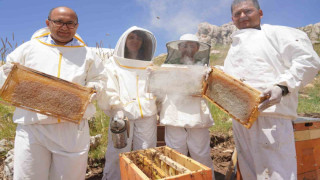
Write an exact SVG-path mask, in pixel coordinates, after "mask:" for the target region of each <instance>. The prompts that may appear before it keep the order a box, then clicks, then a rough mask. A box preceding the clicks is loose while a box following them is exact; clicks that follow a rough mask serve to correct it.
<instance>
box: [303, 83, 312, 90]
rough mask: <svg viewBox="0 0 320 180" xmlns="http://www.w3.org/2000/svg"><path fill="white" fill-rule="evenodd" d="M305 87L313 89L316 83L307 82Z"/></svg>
mask: <svg viewBox="0 0 320 180" xmlns="http://www.w3.org/2000/svg"><path fill="white" fill-rule="evenodd" d="M304 88H308V89H313V88H314V85H313V84H307V85H306V86H305V87H304Z"/></svg>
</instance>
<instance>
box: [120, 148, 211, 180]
mask: <svg viewBox="0 0 320 180" xmlns="http://www.w3.org/2000/svg"><path fill="white" fill-rule="evenodd" d="M152 149H153V150H155V151H159V152H161V153H162V154H163V155H165V156H166V157H168V158H171V159H172V160H174V161H175V162H176V163H179V164H180V165H182V166H183V167H185V168H187V169H188V170H190V171H191V172H190V173H183V174H179V175H175V176H167V177H165V178H162V179H166V180H170V179H172V180H173V179H174V180H194V179H197V180H208V179H212V171H211V168H208V167H207V166H205V165H203V164H201V163H199V162H197V161H195V160H193V159H191V158H189V157H187V156H185V155H183V154H181V153H179V152H177V151H175V150H173V149H171V148H169V147H167V146H162V147H156V148H152ZM143 151H145V150H138V151H133V152H127V153H121V154H120V155H119V156H120V171H121V179H122V180H147V179H150V178H149V177H148V176H147V175H146V174H145V173H144V172H143V171H142V170H141V169H139V168H138V166H137V165H136V164H135V163H134V162H133V161H132V160H131V159H130V155H131V154H132V153H140V152H143Z"/></svg>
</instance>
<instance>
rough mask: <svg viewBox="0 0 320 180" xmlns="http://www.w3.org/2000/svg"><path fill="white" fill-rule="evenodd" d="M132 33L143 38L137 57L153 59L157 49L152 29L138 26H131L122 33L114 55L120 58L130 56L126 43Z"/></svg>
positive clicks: (138, 58) (144, 59)
mask: <svg viewBox="0 0 320 180" xmlns="http://www.w3.org/2000/svg"><path fill="white" fill-rule="evenodd" d="M132 33H133V34H135V35H136V36H137V37H139V39H141V40H142V44H141V47H140V48H139V50H138V55H137V57H136V58H135V59H136V60H143V61H151V60H152V57H153V55H154V52H155V49H156V39H155V37H154V35H153V34H152V33H151V32H150V31H148V30H146V29H143V28H139V27H136V26H133V27H131V28H129V29H128V30H127V31H125V32H124V33H123V34H122V36H121V37H120V39H119V40H118V43H117V45H116V48H115V51H114V56H115V57H120V58H128V53H129V50H128V47H127V45H126V41H128V40H129V39H128V37H129V36H130V34H132Z"/></svg>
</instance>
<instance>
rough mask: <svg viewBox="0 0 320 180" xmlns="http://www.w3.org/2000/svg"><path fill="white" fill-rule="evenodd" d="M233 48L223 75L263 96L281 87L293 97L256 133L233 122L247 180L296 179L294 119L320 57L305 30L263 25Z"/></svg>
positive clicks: (238, 35)
mask: <svg viewBox="0 0 320 180" xmlns="http://www.w3.org/2000/svg"><path fill="white" fill-rule="evenodd" d="M231 37H232V40H233V43H232V45H231V48H230V50H229V52H228V55H227V58H226V60H225V62H224V71H225V72H226V73H228V74H230V75H232V76H234V77H236V78H238V79H243V80H244V83H247V84H248V85H250V86H252V87H254V88H256V89H258V90H260V91H261V92H262V91H264V90H265V89H266V88H268V87H270V86H273V85H276V84H280V85H284V86H287V87H288V89H289V92H290V93H289V94H288V95H286V96H283V97H282V99H281V102H280V103H278V104H276V105H273V106H271V107H269V108H267V109H265V110H264V111H263V112H261V113H260V116H259V118H258V120H257V121H256V122H255V123H254V124H253V126H252V127H251V129H246V128H245V127H244V126H242V125H241V124H240V123H238V122H237V121H235V120H233V132H234V139H235V143H236V147H237V150H238V160H239V165H240V171H241V174H242V177H243V178H244V179H246V180H247V179H249V180H251V179H252V180H254V179H274V180H280V179H284V180H287V179H297V166H296V163H297V162H296V151H295V142H294V134H293V127H292V120H294V119H295V118H296V117H297V113H296V110H297V106H298V91H299V88H300V87H303V86H304V85H306V84H307V83H309V82H310V81H311V80H313V78H314V76H315V75H316V74H317V72H318V71H319V68H320V60H319V56H318V55H317V54H316V52H315V51H314V50H313V47H312V44H311V42H310V40H309V38H308V37H307V35H306V34H305V33H303V32H302V31H300V30H297V29H293V28H289V27H282V26H271V25H263V26H262V27H261V30H258V29H242V30H238V31H236V32H235V33H234V34H232V36H231Z"/></svg>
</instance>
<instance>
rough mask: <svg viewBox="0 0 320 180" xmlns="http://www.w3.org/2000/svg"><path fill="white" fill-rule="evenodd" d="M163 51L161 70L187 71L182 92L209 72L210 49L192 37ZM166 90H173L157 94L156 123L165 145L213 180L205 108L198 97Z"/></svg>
mask: <svg viewBox="0 0 320 180" xmlns="http://www.w3.org/2000/svg"><path fill="white" fill-rule="evenodd" d="M167 49H168V56H167V59H166V63H167V64H164V65H162V67H176V68H186V69H189V70H190V72H191V74H189V75H188V76H186V77H182V78H183V79H180V81H181V82H185V83H184V85H186V88H185V89H188V88H187V87H188V86H192V85H193V86H197V85H196V84H200V87H201V84H202V80H203V77H204V76H205V74H206V72H207V71H208V69H209V68H208V67H206V65H207V64H208V62H209V52H210V45H208V44H206V43H201V42H199V40H198V38H197V37H196V36H195V35H193V34H185V35H183V36H181V37H180V40H178V41H173V42H169V43H167ZM176 76H179V74H177V75H176ZM189 76H190V77H189ZM173 79H174V77H172V78H168V79H167V81H170V80H173ZM178 81H179V80H178ZM184 85H183V86H184ZM170 88H174V87H163V89H164V92H160V94H159V96H161V98H160V97H159V99H160V100H159V101H160V102H161V108H160V123H161V124H162V125H165V142H166V145H167V146H169V147H170V148H173V149H175V150H177V151H179V152H180V153H182V154H184V155H188V153H189V154H190V155H191V158H192V159H194V160H196V161H198V162H200V163H202V164H204V165H206V166H208V167H209V168H211V169H212V178H213V179H214V170H213V162H212V159H211V156H210V152H211V148H210V132H209V129H208V128H209V127H211V126H212V125H213V119H212V116H211V113H210V110H209V108H208V104H207V102H206V100H205V99H203V98H202V97H201V96H192V95H190V94H189V95H188V94H185V92H184V93H182V92H168V91H167V90H166V89H170ZM165 92H168V93H165ZM161 94H162V95H161Z"/></svg>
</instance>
